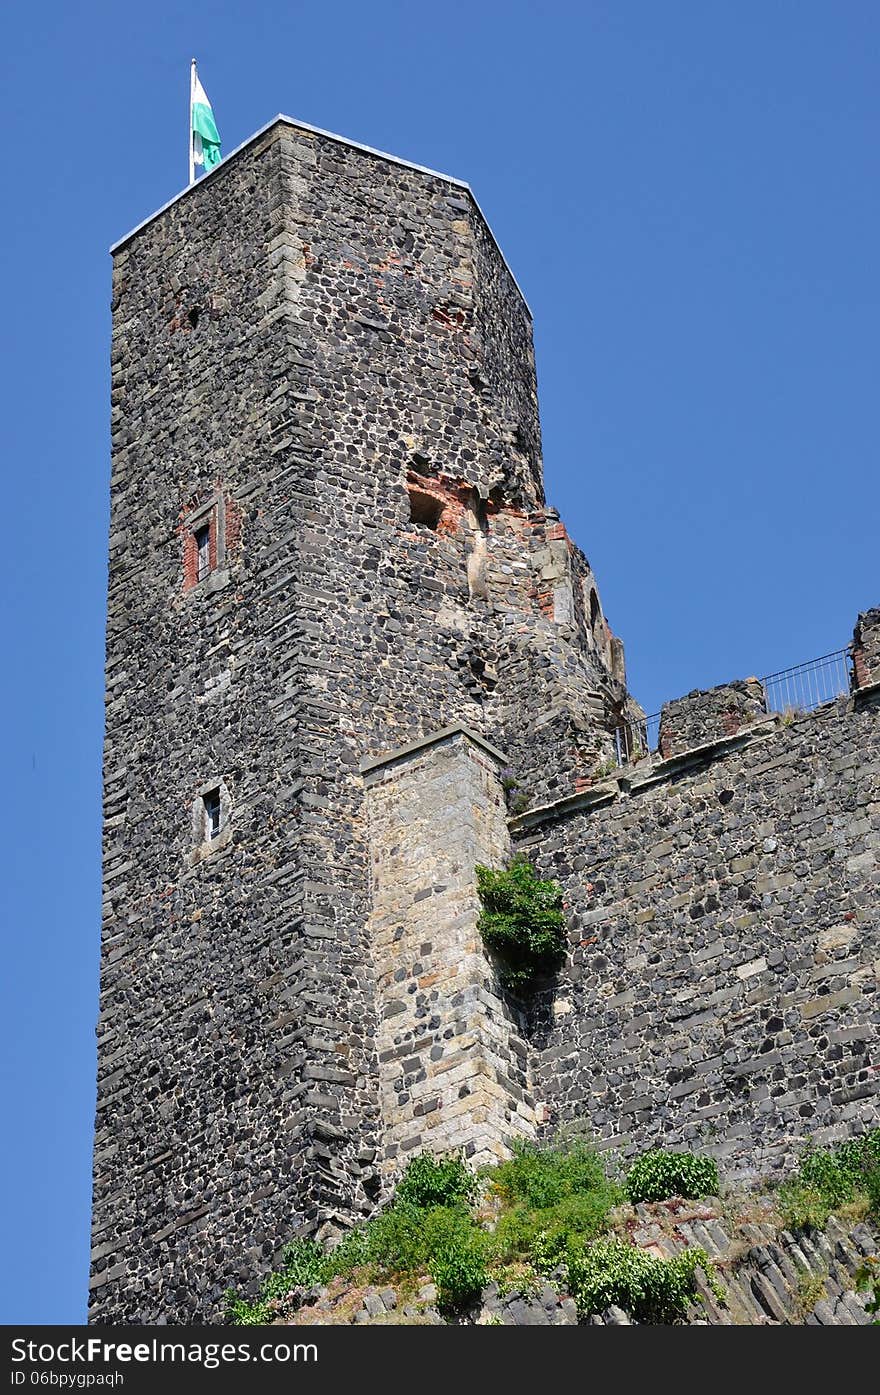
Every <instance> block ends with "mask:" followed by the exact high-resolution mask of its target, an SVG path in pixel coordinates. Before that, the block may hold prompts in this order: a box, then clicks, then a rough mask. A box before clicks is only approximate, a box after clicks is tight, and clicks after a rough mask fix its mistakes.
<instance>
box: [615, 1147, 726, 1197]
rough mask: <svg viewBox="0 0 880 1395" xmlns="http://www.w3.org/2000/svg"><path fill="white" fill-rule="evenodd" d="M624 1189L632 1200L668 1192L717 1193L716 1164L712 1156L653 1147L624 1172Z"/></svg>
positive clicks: (681, 1193)
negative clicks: (671, 1151)
mask: <svg viewBox="0 0 880 1395" xmlns="http://www.w3.org/2000/svg"><path fill="white" fill-rule="evenodd" d="M626 1190H627V1195H628V1196H629V1199H630V1201H631V1202H633V1204H635V1203H636V1202H637V1201H665V1200H666V1199H667V1197H670V1196H684V1197H699V1196H717V1195H718V1168H717V1166H716V1164H715V1161H714V1159H713V1158H706V1157H700V1156H698V1155H697V1154H696V1153H667V1152H664V1151H663V1149H660V1148H656V1149H653V1150H652V1151H651V1152H648V1153H643V1154H642V1156H641V1157H640V1158H636V1160H635V1162H634V1163H633V1165H632V1167H631V1168H630V1169H629V1171H628V1172H627V1174H626Z"/></svg>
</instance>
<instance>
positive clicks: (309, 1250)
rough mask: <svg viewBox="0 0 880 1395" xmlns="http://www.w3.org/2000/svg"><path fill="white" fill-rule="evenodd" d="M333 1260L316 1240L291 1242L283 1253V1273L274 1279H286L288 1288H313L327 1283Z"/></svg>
mask: <svg viewBox="0 0 880 1395" xmlns="http://www.w3.org/2000/svg"><path fill="white" fill-rule="evenodd" d="M334 1253H335V1251H334ZM331 1259H332V1255H326V1254H325V1253H324V1251H323V1250H322V1249H321V1246H320V1245H318V1244H316V1243H315V1241H314V1240H300V1239H297V1240H291V1241H290V1242H289V1243H288V1244H287V1245H285V1246H284V1249H283V1250H282V1251H281V1264H282V1269H281V1273H280V1274H277V1275H273V1276H272V1277H273V1278H279V1279H280V1278H284V1279H286V1280H287V1288H294V1287H295V1286H296V1285H298V1284H301V1285H302V1286H303V1287H304V1288H311V1286H312V1284H322V1283H325V1282H326V1277H327V1271H328V1269H329V1267H330V1261H331ZM285 1291H286V1290H285Z"/></svg>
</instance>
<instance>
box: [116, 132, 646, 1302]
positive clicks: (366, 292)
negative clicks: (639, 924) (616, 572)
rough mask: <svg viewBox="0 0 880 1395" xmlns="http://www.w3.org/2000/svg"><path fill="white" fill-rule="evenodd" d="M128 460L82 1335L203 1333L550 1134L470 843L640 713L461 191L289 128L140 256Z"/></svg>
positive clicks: (123, 461) (123, 258) (503, 268)
mask: <svg viewBox="0 0 880 1395" xmlns="http://www.w3.org/2000/svg"><path fill="white" fill-rule="evenodd" d="M112 444H113V470H112V485H111V490H112V516H111V535H110V577H109V599H108V629H107V727H106V743H105V764H104V794H105V810H104V813H105V839H104V928H103V951H102V971H101V973H102V979H101V988H102V993H101V1016H100V1022H99V1027H98V1036H99V1092H98V1116H97V1129H96V1144H95V1181H94V1233H93V1245H94V1248H93V1270H92V1316H93V1318H94V1319H96V1320H101V1321H110V1322H113V1321H117V1322H119V1321H137V1320H140V1321H146V1322H150V1321H155V1320H156V1319H157V1318H161V1319H163V1320H168V1321H171V1322H174V1321H178V1322H179V1321H186V1320H191V1319H192V1317H193V1316H194V1315H195V1314H196V1313H197V1312H202V1313H203V1314H206V1315H209V1316H211V1315H214V1316H216V1314H217V1311H218V1304H219V1301H220V1299H221V1296H222V1292H223V1290H224V1289H225V1287H226V1286H227V1285H228V1284H229V1283H241V1282H246V1281H247V1280H248V1279H250V1278H253V1277H254V1276H256V1275H258V1274H259V1273H261V1272H262V1271H263V1270H264V1269H265V1268H267V1267H268V1265H269V1263H270V1262H271V1259H272V1256H273V1254H274V1253H275V1251H276V1249H277V1247H278V1245H279V1244H280V1243H281V1242H283V1241H284V1240H285V1239H287V1238H289V1237H290V1236H291V1235H292V1234H293V1233H296V1232H299V1233H313V1232H315V1231H316V1230H318V1229H319V1228H321V1227H324V1228H325V1229H326V1227H328V1226H334V1225H336V1226H342V1225H345V1224H349V1223H351V1221H352V1220H353V1219H356V1218H357V1217H358V1216H362V1215H364V1214H367V1213H368V1212H369V1211H370V1209H371V1208H372V1207H373V1206H375V1204H376V1202H377V1200H378V1199H379V1197H380V1196H381V1195H382V1194H383V1189H384V1188H385V1186H386V1181H387V1179H388V1178H389V1177H390V1176H391V1175H392V1174H393V1172H394V1170H395V1169H396V1168H398V1167H399V1166H400V1165H401V1164H402V1162H403V1161H404V1160H405V1155H406V1153H407V1151H408V1150H411V1149H412V1148H414V1147H418V1146H426V1147H437V1148H439V1147H447V1146H465V1147H466V1148H467V1149H468V1151H469V1152H471V1154H472V1155H474V1156H476V1157H491V1156H497V1155H498V1154H499V1153H503V1152H504V1150H505V1149H506V1148H507V1147H508V1146H509V1143H510V1141H511V1140H512V1139H513V1138H514V1137H516V1136H518V1135H519V1136H522V1135H526V1136H528V1135H529V1134H530V1133H532V1132H534V1130H535V1128H536V1121H537V1117H538V1116H537V1102H536V1101H535V1099H534V1095H533V1092H532V1089H531V1084H530V1080H529V1074H528V1067H527V1062H526V1054H527V1053H526V1051H525V1048H524V1046H523V1044H522V1040H521V1036H520V1029H521V1025H522V1024H521V1022H520V1021H519V1019H518V1017H517V1013H516V1009H515V1007H512V1006H511V1005H510V1004H508V1003H506V1002H505V1001H503V1000H502V997H501V995H500V993H499V991H498V988H497V986H496V984H495V982H494V978H493V975H492V971H491V966H489V965H488V963H487V961H486V959H485V956H484V955H483V954H482V952H481V951H480V949H479V945H478V943H477V941H476V939H475V929H474V926H475V915H476V901H475V894H474V888H473V862H474V861H477V860H484V861H486V860H495V861H496V862H497V861H498V860H499V859H501V858H503V856H504V855H505V851H506V848H507V847H508V843H507V829H506V814H505V808H504V797H503V788H502V786H503V783H504V782H503V781H502V780H501V778H500V770H501V767H502V766H503V764H504V762H505V761H509V762H510V764H511V765H512V766H513V767H514V769H515V772H516V777H517V779H518V781H519V785H520V789H521V790H523V791H524V792H525V796H526V798H527V799H528V801H529V802H530V803H532V804H540V803H541V802H542V801H546V800H548V799H553V798H558V797H560V796H561V795H565V794H566V793H568V792H572V791H574V790H576V789H577V788H579V787H581V786H582V785H583V783H584V782H585V781H587V780H588V779H589V778H590V772H591V771H592V770H593V769H594V768H595V766H596V765H597V763H600V762H602V761H605V760H607V759H608V757H609V756H610V755H611V754H612V752H613V749H614V731H615V728H616V727H617V725H618V723H619V721H620V719H621V716H622V715H623V713H624V711H625V709H626V707H627V702H628V699H627V695H626V690H625V685H624V673H623V659H622V649H621V647H620V645H619V642H618V641H616V640H614V639H613V637H612V636H611V634H610V631H609V630H608V627H607V624H606V622H605V620H604V617H603V614H602V609H601V603H600V601H599V598H598V593H597V590H596V586H595V581H594V578H593V576H592V572H591V571H590V568H589V565H588V563H587V561H586V559H585V558H584V556H583V554H582V553H580V552H579V551H578V549H577V548H576V547H574V545H573V544H572V543H571V542H570V540H569V539H568V537H567V535H566V533H565V529H564V527H563V525H562V524H561V522H560V521H559V518H558V515H557V514H555V513H554V512H553V511H552V510H548V509H547V508H546V507H545V505H544V493H543V482H542V466H541V456H540V431H539V423H538V407H537V393H536V383H535V368H534V357H533V350H532V333H531V320H530V315H529V311H528V307H527V306H526V304H525V302H524V300H523V297H522V295H521V293H520V291H519V289H518V287H517V285H516V282H515V281H514V278H513V276H512V275H511V273H510V271H509V269H508V267H507V265H506V263H505V261H504V259H503V257H502V255H501V253H500V251H499V249H498V247H497V245H496V243H495V241H494V239H493V236H492V234H491V232H490V230H489V228H488V226H487V224H486V222H485V220H484V218H483V217H482V214H481V213H480V210H479V208H478V207H477V205H476V202H475V200H474V198H473V196H472V195H471V193H470V191H469V190H468V188H467V186H465V185H462V184H461V183H459V182H458V181H456V180H454V179H450V178H448V177H447V176H444V175H439V174H435V173H432V172H430V171H428V170H424V169H420V168H418V167H416V166H413V165H410V164H407V163H405V162H403V161H400V160H395V159H393V158H391V157H389V156H386V155H381V154H378V153H377V152H374V151H369V150H366V149H364V148H363V147H360V146H355V145H352V144H350V143H348V142H345V141H342V140H340V139H339V138H338V137H335V136H330V135H327V134H325V133H321V132H317V131H315V130H312V129H310V128H308V127H304V126H302V125H299V124H297V123H294V122H291V121H289V120H287V119H286V118H278V119H277V120H276V121H274V122H272V123H271V124H270V125H269V126H268V127H267V128H266V129H265V130H263V131H262V132H260V133H259V134H258V135H257V136H255V137H254V138H253V139H252V140H250V141H248V142H247V143H246V144H245V145H244V146H243V147H241V149H240V150H239V151H237V152H236V153H235V154H233V155H232V156H230V157H228V158H227V159H226V160H225V161H224V162H223V163H222V165H221V166H220V167H218V169H217V170H216V171H215V172H214V173H212V174H211V175H210V176H209V177H206V178H205V179H203V180H202V181H200V182H199V183H198V184H197V185H195V186H193V187H192V188H190V189H188V190H186V191H185V192H184V193H183V194H181V195H180V196H179V197H178V198H177V199H175V200H173V201H172V202H171V203H170V204H169V205H167V206H166V207H165V208H164V209H162V210H160V212H159V213H157V214H156V215H155V216H154V217H152V218H150V219H148V220H147V221H146V222H145V223H144V224H142V225H141V226H140V227H139V228H137V229H136V230H135V231H134V232H132V233H131V234H129V235H128V236H127V237H126V238H124V239H123V240H122V241H121V242H120V243H119V244H117V246H116V247H115V248H114V269H113V345H112ZM415 882H418V885H415V884H414V883H415Z"/></svg>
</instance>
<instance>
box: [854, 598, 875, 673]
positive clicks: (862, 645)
mask: <svg viewBox="0 0 880 1395" xmlns="http://www.w3.org/2000/svg"><path fill="white" fill-rule="evenodd" d="M852 657H853V677H854V680H855V683H854V686H855V687H856V688H866V687H868V686H869V684H871V683H878V682H880V607H877V606H875V607H874V608H873V609H871V610H865V611H863V612H862V614H861V615H860V616H859V618H858V620H857V621H856V626H855V629H854V630H853V650H852Z"/></svg>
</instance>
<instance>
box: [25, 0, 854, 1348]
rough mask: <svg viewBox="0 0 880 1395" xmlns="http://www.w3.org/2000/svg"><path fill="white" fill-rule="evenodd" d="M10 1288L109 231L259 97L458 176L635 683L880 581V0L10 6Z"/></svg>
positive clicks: (30, 1154)
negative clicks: (521, 341)
mask: <svg viewBox="0 0 880 1395" xmlns="http://www.w3.org/2000/svg"><path fill="white" fill-rule="evenodd" d="M4 29H5V37H4V43H3V46H2V47H3V54H2V67H3V73H2V93H0V106H2V116H3V133H4V141H3V153H4V170H3V189H4V194H5V199H4V204H5V208H4V216H3V219H2V222H0V236H2V240H3V244H4V246H3V252H4V263H5V265H7V266H8V267H10V268H11V272H12V274H11V275H10V277H9V278H8V281H7V285H6V291H5V298H4V307H3V308H4V329H5V331H6V332H5V334H4V336H3V341H4V345H5V348H4V364H3V376H2V382H3V387H4V390H5V402H6V406H5V410H4V412H3V420H2V431H3V436H4V440H3V450H2V462H3V466H2V468H3V499H4V504H5V528H4V556H5V559H6V563H5V566H6V571H5V585H4V587H3V598H2V606H3V617H2V635H3V653H4V657H5V659H6V664H7V667H6V675H7V676H6V681H5V683H4V684H3V685H2V689H0V704H2V713H0V716H2V722H0V730H2V731H3V733H4V748H5V749H4V760H3V772H4V785H5V788H4V797H3V800H2V803H0V820H2V830H0V833H2V843H0V846H2V849H3V875H2V878H0V888H2V901H0V915H2V929H3V936H4V958H5V970H6V972H5V974H4V976H3V982H2V988H0V992H2V1002H0V1024H2V1032H3V1038H4V1040H3V1045H2V1054H0V1069H2V1108H3V1117H4V1124H5V1138H6V1142H5V1146H4V1148H3V1150H2V1159H0V1197H2V1203H0V1205H2V1208H3V1210H2V1227H3V1230H2V1236H0V1252H2V1253H3V1255H4V1263H3V1264H2V1266H0V1321H4V1322H78V1321H82V1320H83V1318H84V1316H85V1299H86V1281H87V1249H88V1216H89V1204H90V1151H91V1129H92V1121H93V1110H94V1070H95V1059H94V1023H95V1019H96V1015H97V972H98V925H99V911H100V825H99V814H100V760H101V739H102V721H103V701H102V688H103V674H102V670H103V638H104V601H105V585H106V564H105V553H106V537H107V504H108V500H107V489H108V477H109V430H108V420H109V373H108V357H109V332H110V315H109V304H110V259H109V256H108V251H107V249H108V247H109V245H110V243H111V242H113V241H114V240H115V239H116V238H118V237H119V236H121V235H122V234H123V233H125V232H126V231H128V229H129V228H131V227H132V226H133V225H134V224H136V223H138V222H139V221H140V220H141V219H142V218H144V217H145V216H147V215H149V214H150V213H151V212H153V211H154V209H156V208H157V207H158V206H159V205H161V204H162V203H164V202H165V201H166V200H167V199H168V198H170V197H171V196H173V195H174V194H175V193H176V192H178V190H179V189H180V188H181V187H182V185H183V184H184V183H185V182H186V164H187V145H186V121H187V100H188V83H189V59H190V57H191V56H192V55H193V54H195V55H196V57H197V58H198V60H199V71H200V75H201V77H202V80H203V82H204V84H205V87H206V89H207V91H208V94H209V96H210V98H211V101H212V103H213V105H214V111H215V114H216V117H217V121H218V124H219V127H220V131H221V135H222V137H223V140H224V145H225V147H226V148H227V149H232V148H233V147H234V146H235V145H237V144H238V143H239V142H240V141H242V140H244V139H246V138H247V137H248V136H249V135H250V134H252V133H253V131H255V130H256V129H257V128H258V127H260V126H262V125H263V124H264V123H265V122H266V121H268V120H269V119H270V118H271V117H272V116H274V115H275V114H276V113H277V112H279V111H281V112H285V113H287V114H289V115H291V116H293V117H297V118H299V119H301V120H303V121H306V122H309V123H311V124H312V125H316V126H320V127H323V128H325V129H328V130H331V131H337V132H339V133H341V134H343V135H346V136H349V137H351V138H352V139H354V140H357V141H360V142H362V143H364V144H368V145H373V146H376V147H378V148H379V149H383V150H387V151H390V152H392V153H394V154H397V155H400V156H402V157H404V158H407V159H410V160H414V161H416V162H417V163H419V164H424V165H428V166H431V167H433V168H435V169H439V170H443V171H445V172H447V173H450V174H453V175H456V176H458V177H459V178H462V179H466V180H467V181H468V182H469V183H470V184H471V185H472V187H473V188H474V190H475V192H476V194H477V197H478V199H479V200H480V203H481V205H482V207H483V209H484V211H485V212H486V214H487V216H488V218H489V220H490V222H491V223H492V226H493V228H494V230H495V233H496V235H497V237H498V239H499V242H500V243H501V245H502V247H503V249H504V251H505V253H506V255H507V258H508V260H509V262H510V264H511V266H512V267H513V270H514V272H515V274H516V276H517V278H518V280H519V282H520V284H521V285H522V287H523V289H524V291H525V294H526V296H527V298H528V300H529V303H530V305H531V307H532V310H533V312H534V316H535V329H536V346H537V356H538V373H539V385H540V391H541V406H542V419H543V427H544V457H545V468H546V476H547V485H548V496H549V499H550V501H551V502H553V503H555V504H556V506H557V507H559V508H560V509H561V510H562V512H563V516H564V517H565V519H566V521H567V522H568V525H569V528H570V530H571V531H572V532H573V533H574V535H575V537H576V538H577V539H578V541H579V542H580V543H581V545H582V546H583V547H584V548H585V550H586V552H587V553H588V555H589V557H590V559H591V561H592V563H593V566H594V568H595V569H596V572H597V575H598V577H599V581H600V585H601V589H602V597H603V602H604V606H605V610H606V612H607V614H608V617H609V619H610V621H611V623H612V625H613V627H614V628H615V630H616V631H617V632H618V633H620V634H621V635H622V636H623V638H624V640H625V642H626V646H627V655H628V661H629V677H630V684H631V687H632V688H633V690H634V692H635V693H636V695H637V696H638V697H639V698H640V700H641V701H642V703H643V704H644V706H645V707H646V709H647V710H648V711H654V710H656V709H657V708H658V707H659V706H660V704H661V702H662V701H663V700H664V699H665V698H667V697H674V696H677V695H679V694H681V693H684V692H686V691H688V690H690V689H691V688H695V687H708V686H710V685H711V684H713V683H717V682H720V681H722V680H724V679H726V678H732V677H737V676H742V675H746V674H750V673H757V674H759V675H762V674H765V673H768V672H770V671H773V670H776V669H779V668H782V667H785V666H787V665H788V664H793V663H797V662H799V661H800V660H804V659H809V658H811V657H813V656H814V655H818V654H822V653H824V652H826V651H827V650H830V649H837V648H840V647H841V646H843V645H844V644H846V643H847V641H848V640H849V638H850V636H851V631H852V625H853V622H854V620H855V617H856V613H857V612H858V611H859V610H860V609H865V608H866V607H867V606H869V605H871V604H875V603H880V575H878V566H877V539H878V487H877V455H878V435H880V432H878V426H880V421H878V395H877V389H876V383H877V372H878V352H877V350H878V344H877V337H878V325H880V313H878V312H880V270H878V268H880V262H878V257H877V248H878V246H880V178H878V176H880V81H878V79H880V7H878V6H877V4H876V3H875V0H846V3H843V4H841V3H840V2H839V0H821V2H820V0H739V3H735V4H734V3H727V2H726V0H724V2H722V0H601V2H600V0H582V3H577V4H573V3H572V4H567V3H554V0H545V2H544V3H541V4H537V3H536V4H526V3H522V0H504V2H503V3H502V2H501V0H487V2H486V3H483V0H470V3H467V4H464V3H459V0H444V3H443V4H442V5H440V4H437V5H432V6H422V5H413V4H412V3H408V4H402V3H400V4H398V3H390V2H389V0H373V3H372V4H370V5H363V4H360V3H357V4H355V3H352V0H337V3H336V4H335V5H333V6H314V5H312V4H305V3H300V0H287V3H280V0H250V3H248V4H245V3H244V0H240V3H222V0H218V3H215V4H214V5H212V6H211V7H209V8H208V9H207V10H206V9H203V8H199V7H197V6H183V5H177V4H171V3H168V0H153V3H151V4H150V5H149V6H139V7H128V6H120V5H118V4H113V5H111V4H109V3H107V0H92V3H89V4H86V5H80V6H72V5H63V6H62V5H61V4H59V3H57V0H48V3H47V4H45V5H43V6H42V7H38V6H35V5H17V6H14V7H7V10H6V14H5V25H4Z"/></svg>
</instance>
